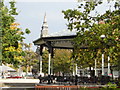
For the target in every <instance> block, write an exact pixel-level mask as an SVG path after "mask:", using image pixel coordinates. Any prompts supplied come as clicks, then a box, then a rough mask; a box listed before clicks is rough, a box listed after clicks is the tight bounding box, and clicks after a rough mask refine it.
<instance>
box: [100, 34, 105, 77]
mask: <svg viewBox="0 0 120 90" xmlns="http://www.w3.org/2000/svg"><path fill="white" fill-rule="evenodd" d="M100 37H101V39H102V44H103V45H104V41H103V39H104V38H105V35H101V36H100ZM103 50H104V49H103V48H102V75H104V51H103Z"/></svg>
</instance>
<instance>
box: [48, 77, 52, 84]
mask: <svg viewBox="0 0 120 90" xmlns="http://www.w3.org/2000/svg"><path fill="white" fill-rule="evenodd" d="M50 81H51V75H48V84H50V83H51V82H50Z"/></svg>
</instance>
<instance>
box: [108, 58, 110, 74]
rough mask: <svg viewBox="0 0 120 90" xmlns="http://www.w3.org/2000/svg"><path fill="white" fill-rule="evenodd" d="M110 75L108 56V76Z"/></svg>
mask: <svg viewBox="0 0 120 90" xmlns="http://www.w3.org/2000/svg"><path fill="white" fill-rule="evenodd" d="M109 75H110V56H108V76H109Z"/></svg>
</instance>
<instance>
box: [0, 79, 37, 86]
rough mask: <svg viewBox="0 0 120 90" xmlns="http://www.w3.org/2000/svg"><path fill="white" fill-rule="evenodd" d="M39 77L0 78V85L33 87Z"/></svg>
mask: <svg viewBox="0 0 120 90" xmlns="http://www.w3.org/2000/svg"><path fill="white" fill-rule="evenodd" d="M37 83H39V79H0V87H33V86H35V85H36V84H37Z"/></svg>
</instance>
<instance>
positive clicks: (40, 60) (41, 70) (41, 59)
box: [40, 55, 42, 74]
mask: <svg viewBox="0 0 120 90" xmlns="http://www.w3.org/2000/svg"><path fill="white" fill-rule="evenodd" d="M40 74H42V56H41V55H40Z"/></svg>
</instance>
